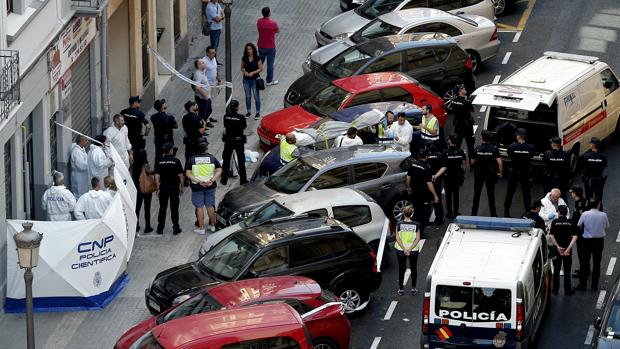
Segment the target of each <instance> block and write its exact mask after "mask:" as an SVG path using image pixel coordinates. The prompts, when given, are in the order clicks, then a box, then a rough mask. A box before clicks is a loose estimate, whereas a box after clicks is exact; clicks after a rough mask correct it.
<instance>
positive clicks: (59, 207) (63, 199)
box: [41, 172, 75, 221]
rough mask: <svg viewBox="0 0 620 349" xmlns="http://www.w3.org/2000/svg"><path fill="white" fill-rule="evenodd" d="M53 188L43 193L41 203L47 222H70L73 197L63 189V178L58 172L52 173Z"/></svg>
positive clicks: (73, 204) (67, 190)
mask: <svg viewBox="0 0 620 349" xmlns="http://www.w3.org/2000/svg"><path fill="white" fill-rule="evenodd" d="M53 178H54V186H52V187H51V188H49V189H48V190H46V191H45V193H43V197H42V198H41V203H42V205H43V210H45V211H47V220H50V221H70V220H71V212H72V211H73V208H74V207H75V196H73V193H71V191H69V189H67V188H65V177H64V176H63V174H62V173H60V172H55V173H54V176H53Z"/></svg>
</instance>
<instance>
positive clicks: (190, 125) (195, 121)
mask: <svg viewBox="0 0 620 349" xmlns="http://www.w3.org/2000/svg"><path fill="white" fill-rule="evenodd" d="M184 107H185V111H187V113H186V114H185V115H183V119H182V120H181V123H182V124H183V131H185V137H184V138H183V144H185V160H186V161H187V160H189V158H191V157H192V156H194V155H196V154H198V143H199V140H200V139H201V138H202V137H203V136H204V134H205V125H204V121H203V120H202V119H201V118H200V116H198V104H196V102H193V101H187V102H185V105H184Z"/></svg>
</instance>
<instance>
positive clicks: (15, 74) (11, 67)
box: [0, 50, 20, 120]
mask: <svg viewBox="0 0 620 349" xmlns="http://www.w3.org/2000/svg"><path fill="white" fill-rule="evenodd" d="M19 102H20V99H19V52H18V51H13V50H0V120H4V119H6V118H7V117H8V116H9V113H10V112H11V110H12V109H13V108H14V107H15V106H16V105H18V104H19Z"/></svg>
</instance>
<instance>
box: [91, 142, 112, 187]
mask: <svg viewBox="0 0 620 349" xmlns="http://www.w3.org/2000/svg"><path fill="white" fill-rule="evenodd" d="M95 141H97V142H93V144H91V145H90V150H89V151H88V158H87V159H88V177H90V178H91V179H92V178H93V177H97V178H100V180H103V178H105V177H106V176H108V175H109V174H110V167H112V165H114V161H113V160H112V158H111V157H110V155H109V154H108V153H106V142H107V138H106V136H104V135H98V136H95Z"/></svg>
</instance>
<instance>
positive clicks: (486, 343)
mask: <svg viewBox="0 0 620 349" xmlns="http://www.w3.org/2000/svg"><path fill="white" fill-rule="evenodd" d="M425 287H426V288H425V292H424V303H423V304H424V306H423V315H422V316H423V318H422V339H421V347H422V348H427V349H439V348H442V349H445V348H520V349H525V348H529V349H531V348H532V347H533V345H532V343H533V341H534V338H535V337H536V335H537V334H538V333H539V332H538V331H539V330H540V326H541V323H542V319H543V315H544V313H545V312H546V311H547V310H548V308H549V305H550V301H551V300H550V297H551V261H550V260H549V258H548V246H547V239H546V236H545V234H544V232H543V231H542V230H540V229H537V228H534V224H533V222H532V221H530V220H525V219H512V218H490V217H472V216H459V217H457V218H456V219H455V221H454V223H452V224H450V225H449V226H448V229H447V231H446V234H445V236H444V238H443V240H442V242H441V245H440V246H439V250H438V251H437V254H436V256H435V260H434V261H433V264H432V265H431V268H430V270H429V272H428V276H427V277H426V286H425Z"/></svg>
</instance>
